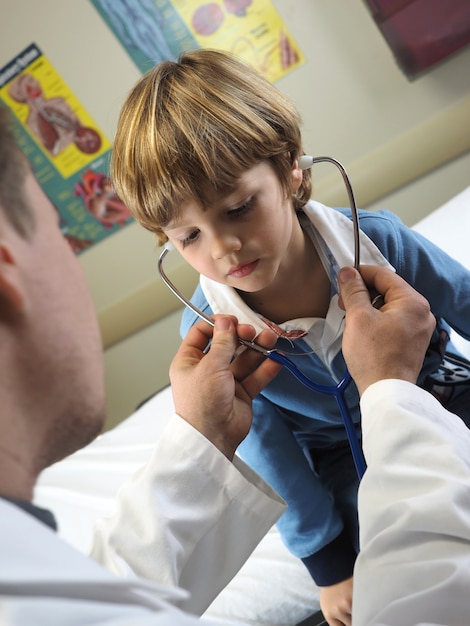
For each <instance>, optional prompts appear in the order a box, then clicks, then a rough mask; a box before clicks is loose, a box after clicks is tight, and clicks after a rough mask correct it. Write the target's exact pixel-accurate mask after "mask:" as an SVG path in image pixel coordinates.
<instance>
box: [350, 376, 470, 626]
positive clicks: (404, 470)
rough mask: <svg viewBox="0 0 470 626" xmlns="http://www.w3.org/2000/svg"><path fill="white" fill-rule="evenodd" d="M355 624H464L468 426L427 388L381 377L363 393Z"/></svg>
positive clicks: (468, 568) (467, 610)
mask: <svg viewBox="0 0 470 626" xmlns="http://www.w3.org/2000/svg"><path fill="white" fill-rule="evenodd" d="M361 411H362V428H363V434H364V452H365V457H366V460H367V463H368V466H369V468H368V470H367V471H366V473H365V475H364V478H363V480H362V482H361V485H360V488H359V519H360V543H361V553H360V555H359V557H358V559H357V561H356V567H355V572H354V597H353V625H354V626H372V625H374V626H378V625H379V624H380V625H382V624H383V625H387V626H411V625H412V626H416V625H418V624H420V625H424V624H431V623H432V624H433V625H435V626H437V625H438V624H439V625H442V626H469V624H470V431H469V430H468V429H467V428H466V427H465V425H464V424H463V422H462V421H461V420H460V419H459V418H458V417H456V416H455V415H453V414H451V413H448V412H447V411H446V410H445V409H443V408H442V406H441V405H440V404H439V403H438V402H437V401H436V400H435V399H434V398H433V397H432V396H431V395H430V394H429V393H427V392H425V391H423V390H421V389H419V388H417V387H415V386H414V385H411V384H409V383H405V382H403V381H397V380H385V381H382V382H380V383H376V384H375V385H372V386H371V387H369V388H368V389H367V391H366V392H365V394H364V396H363V398H362V400H361Z"/></svg>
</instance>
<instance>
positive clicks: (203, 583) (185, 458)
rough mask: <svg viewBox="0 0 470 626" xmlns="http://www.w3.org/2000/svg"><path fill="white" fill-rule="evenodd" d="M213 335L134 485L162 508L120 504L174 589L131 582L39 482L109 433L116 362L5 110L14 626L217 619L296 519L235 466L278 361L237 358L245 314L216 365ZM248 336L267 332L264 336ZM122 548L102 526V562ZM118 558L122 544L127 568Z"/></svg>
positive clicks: (4, 441)
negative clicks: (62, 526)
mask: <svg viewBox="0 0 470 626" xmlns="http://www.w3.org/2000/svg"><path fill="white" fill-rule="evenodd" d="M206 327H207V324H201V325H200V326H199V327H195V328H194V332H192V334H191V336H190V337H189V336H188V340H187V341H186V342H184V344H183V346H182V347H181V350H180V352H179V354H178V356H177V357H176V359H175V363H174V365H173V368H172V383H173V388H174V393H175V400H176V402H177V406H178V410H179V411H180V414H181V416H182V417H178V416H174V418H173V420H172V422H171V424H170V426H169V429H168V432H167V436H166V437H163V438H162V440H161V441H159V443H158V444H157V445H156V447H155V454H154V458H153V459H152V460H151V462H150V463H149V464H148V465H147V466H146V467H145V468H144V469H143V471H142V473H141V475H140V477H137V478H136V479H134V481H133V484H132V486H131V491H132V490H133V489H134V488H135V490H136V491H135V493H136V494H138V495H142V496H143V497H144V498H145V496H147V497H148V498H149V501H148V502H146V501H145V500H143V501H142V502H140V501H137V502H136V505H135V507H134V508H133V509H132V510H129V509H126V508H125V506H124V507H123V506H122V503H118V504H119V505H120V506H121V508H124V514H123V515H122V526H119V524H118V528H120V529H121V531H122V535H123V536H125V537H128V539H127V543H126V545H125V546H124V549H125V548H126V546H127V547H129V546H130V547H132V545H133V543H134V542H137V543H138V544H139V548H140V550H137V551H136V553H135V554H132V555H131V554H125V555H124V556H128V557H129V563H132V558H134V559H136V560H137V565H136V568H135V569H136V570H138V569H139V567H138V564H139V562H140V561H141V562H142V567H141V569H142V573H143V574H146V573H147V569H146V567H147V566H149V561H151V567H150V569H149V572H150V574H153V570H152V567H153V568H154V570H155V572H156V573H155V576H153V578H154V580H156V581H158V583H159V584H158V585H152V584H150V583H149V582H145V581H144V580H139V579H137V578H136V576H135V575H134V574H132V576H131V577H130V579H128V580H125V579H122V578H118V577H116V576H115V575H114V574H112V573H110V572H109V571H107V570H106V569H104V568H103V567H102V566H100V565H98V564H97V563H96V562H95V561H93V560H91V559H89V558H86V557H85V556H83V555H82V554H80V553H78V552H77V551H75V550H74V549H72V548H71V547H70V546H68V545H67V544H65V543H64V542H63V541H62V540H61V539H60V538H59V537H58V535H57V533H55V532H54V528H55V522H54V517H53V514H52V513H51V512H49V511H45V510H41V509H39V508H37V507H36V506H33V505H32V504H31V501H32V497H33V491H34V486H35V482H36V479H37V476H38V474H39V473H40V472H41V471H42V470H43V469H44V468H45V467H47V466H48V465H50V464H51V463H53V462H54V461H57V460H59V459H61V458H62V457H64V456H65V455H67V454H70V453H71V452H73V451H75V450H77V449H78V448H80V447H82V446H84V445H85V444H87V443H88V442H89V441H91V440H92V439H93V438H94V437H95V436H96V435H97V434H98V433H99V432H100V430H101V428H102V425H103V421H104V383H103V379H104V377H103V357H102V347H101V339H100V334H99V330H98V325H97V320H96V317H95V313H94V309H93V304H92V301H91V298H90V295H89V293H88V290H87V287H86V284H85V280H84V277H83V275H82V272H81V268H80V265H79V263H78V262H77V260H76V258H75V256H74V254H73V253H72V251H71V249H70V247H69V245H68V243H67V242H66V241H65V239H64V237H63V236H62V235H61V232H60V230H59V225H58V215H57V213H56V211H55V209H54V207H53V206H52V204H51V203H50V202H49V200H48V199H47V197H46V196H45V195H44V193H43V192H42V190H41V188H40V187H39V186H38V184H37V182H36V179H35V178H34V176H33V173H32V171H31V169H30V167H29V165H28V163H27V161H26V159H25V158H24V157H23V155H22V153H21V152H20V150H19V149H18V148H17V146H16V144H15V141H14V139H13V136H12V134H11V133H10V131H9V128H8V119H7V117H6V109H5V108H4V107H0V520H1V522H0V528H1V532H0V624H2V625H3V624H5V625H8V626H13V625H14V626H17V625H25V626H32V625H34V626H42V625H44V626H46V625H47V626H64V625H66V624H69V623H73V624H74V625H77V626H78V625H85V624H87V625H91V624H93V626H95V625H96V626H97V625H98V624H106V626H108V625H110V624H122V625H123V624H132V626H137V625H139V624H172V625H175V626H177V625H180V624H181V625H185V624H188V625H189V624H194V623H195V622H196V621H197V620H196V618H195V617H191V616H189V615H188V614H187V613H183V612H182V611H181V610H179V609H178V608H177V606H178V605H181V606H183V607H184V608H185V609H187V610H192V611H193V612H196V613H197V612H200V611H201V610H203V607H205V605H207V604H208V603H209V602H210V601H211V600H212V598H213V597H214V596H215V595H216V594H217V592H218V590H219V589H220V588H221V587H222V586H223V585H224V584H225V583H226V582H227V581H228V580H230V578H231V577H232V576H233V575H234V574H235V573H236V571H237V569H238V568H239V567H240V565H241V564H242V563H243V561H244V560H245V559H246V557H247V556H248V554H249V553H250V552H251V551H252V549H253V548H254V546H255V545H256V544H257V543H258V541H259V540H260V539H261V537H262V536H263V535H264V534H265V532H266V531H267V530H268V529H269V528H270V526H271V525H272V524H273V523H274V521H275V520H276V519H277V517H278V516H279V514H280V512H282V510H283V508H284V507H283V504H282V502H281V500H280V499H279V498H278V497H277V496H276V495H275V494H274V493H273V492H272V491H271V490H270V489H269V487H268V486H267V485H265V484H263V483H262V481H260V480H259V479H258V478H257V477H256V476H254V475H253V474H252V473H251V472H250V471H249V470H246V469H245V467H244V465H243V464H241V463H239V462H238V461H234V462H233V463H232V457H233V454H234V451H235V448H236V446H237V445H238V443H239V442H240V440H241V439H242V438H243V437H244V436H245V434H246V432H247V430H248V428H249V426H250V420H251V399H252V397H253V396H254V395H255V394H257V393H258V392H259V390H260V389H261V388H262V387H263V386H264V385H265V384H266V383H267V382H268V381H269V380H271V378H272V377H273V376H274V375H275V374H276V373H277V371H278V366H277V365H275V364H273V363H271V362H269V361H267V362H266V363H264V364H262V365H261V366H260V367H259V368H258V369H256V366H257V365H258V364H259V361H258V358H257V356H256V354H255V353H253V351H250V352H247V353H245V354H244V355H241V358H239V359H236V361H234V363H233V364H232V365H230V362H231V359H232V355H233V353H234V351H235V349H236V346H237V340H236V331H237V329H236V326H235V324H234V322H233V320H232V319H230V318H221V319H219V320H217V322H216V329H215V333H214V337H213V341H212V347H211V350H210V352H209V354H208V355H207V356H204V358H203V350H204V348H206V346H207V343H208V341H209V339H210V337H209V336H208V335H207V328H206ZM238 332H239V333H240V334H241V335H242V336H244V337H245V338H246V339H250V338H252V329H251V328H250V327H246V326H245V327H238ZM270 338H271V336H270V333H268V334H267V335H266V336H265V339H266V340H267V341H268V343H269V339H270ZM183 418H184V419H183ZM175 442H177V443H175ZM124 492H125V493H126V491H125V490H124ZM125 499H126V497H125V496H123V500H125ZM137 500H138V498H137ZM145 515H148V516H149V518H150V519H148V520H147V519H145ZM134 517H136V518H139V519H137V520H134V519H133V518H134ZM141 517H142V519H141ZM118 519H119V515H118ZM172 519H174V522H173V523H170V520H172ZM148 528H150V532H151V536H150V537H148V536H147V535H146V530H147V529H148ZM134 533H137V536H135V535H134ZM234 533H236V536H237V537H238V540H237V542H236V545H234V543H235V542H233V537H234V536H235V534H234ZM107 539H108V538H107V536H106V534H105V533H104V531H102V533H101V534H100V533H97V541H96V546H95V549H96V551H97V552H98V553H101V554H102V555H103V560H106V558H105V557H106V556H107V555H108V553H111V552H112V550H111V548H110V547H108V548H107V546H106V545H104V542H105V541H106V540H107ZM100 540H101V543H100ZM111 540H112V538H111ZM111 540H110V541H111ZM147 541H148V542H149V543H150V551H149V552H148V553H147V558H146V554H145V551H146V550H147ZM211 545H214V546H223V550H220V549H219V550H218V551H217V553H216V550H215V549H214V550H211V549H210V547H211ZM106 548H107V549H108V552H106ZM207 555H214V556H213V559H212V561H211V560H210V559H207ZM131 557H132V558H131ZM118 560H119V546H117V547H116V553H114V552H113V565H114V566H115V565H116V562H117V561H118ZM115 569H119V568H117V567H116V566H115ZM122 569H123V567H122V564H121V570H122ZM127 570H129V572H130V566H129V565H128V566H127ZM174 583H176V584H177V585H179V588H178V587H176V585H175V584H174ZM182 587H186V588H187V589H189V590H191V596H189V593H188V592H186V591H183V590H182Z"/></svg>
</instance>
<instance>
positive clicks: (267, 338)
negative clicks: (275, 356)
mask: <svg viewBox="0 0 470 626" xmlns="http://www.w3.org/2000/svg"><path fill="white" fill-rule="evenodd" d="M247 328H248V329H249V328H251V327H247ZM237 332H238V334H239V336H240V337H241V338H242V339H249V331H248V330H247V334H246V333H245V332H244V329H243V328H242V325H240V326H238V329H237ZM276 340H277V336H276V334H275V333H274V332H272V331H271V330H264V331H262V332H261V333H260V334H259V335H258V336H257V337H256V343H257V344H258V345H260V346H262V347H263V348H268V349H269V348H272V347H274V345H275V343H276ZM281 367H282V366H281V365H279V364H278V363H275V362H274V361H272V360H271V359H268V358H266V357H265V356H263V355H262V354H260V353H259V352H257V351H256V350H251V349H250V348H249V347H247V348H244V347H240V349H239V351H238V353H237V356H236V357H235V359H234V360H233V361H232V363H231V365H230V369H231V370H232V374H233V376H234V378H235V380H237V381H238V382H240V383H241V384H242V385H243V388H244V390H245V391H246V393H247V394H248V395H249V396H250V398H251V399H253V398H254V397H255V396H256V395H258V393H259V392H260V391H262V390H263V389H264V387H266V385H267V384H268V383H270V382H271V380H273V378H275V376H276V375H277V374H278V372H279V371H280V369H281Z"/></svg>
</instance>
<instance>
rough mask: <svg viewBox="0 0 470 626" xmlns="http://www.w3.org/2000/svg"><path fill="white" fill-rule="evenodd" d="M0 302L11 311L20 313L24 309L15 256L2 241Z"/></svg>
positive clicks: (21, 285)
mask: <svg viewBox="0 0 470 626" xmlns="http://www.w3.org/2000/svg"><path fill="white" fill-rule="evenodd" d="M0 300H1V301H2V302H3V304H4V305H5V304H6V305H7V306H8V308H9V309H10V310H11V311H16V312H21V311H23V310H24V308H25V301H26V298H25V292H24V289H23V284H22V280H21V273H20V271H19V267H18V264H17V262H16V260H15V255H14V254H13V252H12V250H11V248H10V247H9V246H8V244H7V243H5V242H4V241H0Z"/></svg>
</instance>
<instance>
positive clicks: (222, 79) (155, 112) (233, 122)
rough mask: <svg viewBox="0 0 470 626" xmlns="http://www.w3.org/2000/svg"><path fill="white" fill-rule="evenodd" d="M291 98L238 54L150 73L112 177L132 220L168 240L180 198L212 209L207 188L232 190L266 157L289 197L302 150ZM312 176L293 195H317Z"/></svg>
mask: <svg viewBox="0 0 470 626" xmlns="http://www.w3.org/2000/svg"><path fill="white" fill-rule="evenodd" d="M299 125H300V116H299V114H298V112H297V111H296V109H295V107H294V105H293V104H292V102H291V101H290V100H289V99H288V98H286V97H285V96H284V95H283V94H281V93H280V92H279V91H278V90H277V89H276V88H275V87H273V86H272V85H271V83H269V82H268V81H267V80H266V79H264V78H263V77H262V76H261V75H260V74H258V73H257V72H256V71H255V70H254V69H252V68H250V67H249V66H248V65H246V64H245V63H243V62H241V61H240V60H238V59H236V58H235V57H234V56H232V55H230V54H228V53H225V52H221V51H215V50H208V49H201V50H196V51H193V52H186V53H184V54H182V55H181V56H180V58H179V60H178V62H173V61H164V62H163V63H160V64H159V65H157V66H156V67H155V68H153V69H152V70H151V71H150V72H148V73H147V74H145V75H144V76H143V77H142V78H141V79H140V80H139V82H138V83H137V84H136V86H135V87H134V88H133V89H132V91H131V93H130V94H129V96H128V97H127V99H126V101H125V103H124V106H123V108H122V111H121V114H120V117H119V122H118V127H117V133H116V137H115V142H114V150H113V156H112V161H111V172H112V179H113V183H114V186H115V188H116V192H117V194H118V195H119V196H120V198H121V199H122V200H123V201H124V202H125V204H126V205H127V206H128V207H129V209H130V211H131V212H132V213H133V215H134V217H135V218H136V219H137V220H138V221H139V222H140V223H141V224H142V225H143V226H144V227H145V228H147V229H148V230H150V231H152V232H154V233H156V234H157V237H158V240H159V242H160V243H164V242H165V241H166V239H167V238H166V236H165V235H164V233H163V231H162V229H163V228H164V227H165V226H166V225H167V224H168V223H169V222H170V221H171V220H172V219H174V218H176V217H177V216H178V210H179V206H180V205H181V203H182V202H185V201H188V200H195V201H198V202H200V203H201V204H202V205H204V204H206V197H205V193H207V192H208V191H209V190H211V191H214V190H215V191H217V192H220V193H230V191H231V190H232V189H233V188H234V186H235V184H236V183H237V179H238V178H239V177H240V176H241V175H242V174H243V172H244V171H245V170H246V169H248V168H251V167H253V166H254V165H256V164H258V163H260V162H261V161H266V160H267V161H268V162H269V163H270V164H271V166H272V168H273V169H274V171H275V173H276V175H277V176H278V178H279V181H280V183H281V185H282V187H283V189H284V191H285V192H286V196H288V195H290V194H291V191H292V189H291V185H292V176H291V170H292V166H293V163H294V161H295V159H297V158H298V156H299V155H301V154H303V151H302V144H301V135H300V128H299ZM310 193H311V182H310V171H309V170H307V171H305V172H304V174H303V181H302V185H301V187H300V189H299V190H298V191H297V192H296V194H295V198H294V204H295V208H301V207H302V206H303V205H304V204H305V203H306V202H307V201H308V199H309V198H310Z"/></svg>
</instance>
